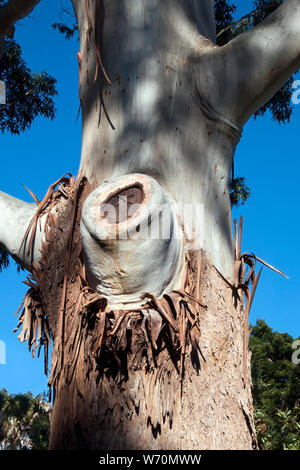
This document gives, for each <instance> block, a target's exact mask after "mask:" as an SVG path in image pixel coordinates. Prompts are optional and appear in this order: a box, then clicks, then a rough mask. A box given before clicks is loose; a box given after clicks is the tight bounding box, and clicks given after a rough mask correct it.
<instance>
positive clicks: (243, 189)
mask: <svg viewBox="0 0 300 470" xmlns="http://www.w3.org/2000/svg"><path fill="white" fill-rule="evenodd" d="M229 191H230V202H231V205H232V206H235V207H237V206H243V205H244V204H245V203H246V202H247V200H248V198H249V197H250V195H251V193H250V189H249V188H248V186H247V185H246V178H244V177H239V178H233V179H232V180H231V183H230V187H229Z"/></svg>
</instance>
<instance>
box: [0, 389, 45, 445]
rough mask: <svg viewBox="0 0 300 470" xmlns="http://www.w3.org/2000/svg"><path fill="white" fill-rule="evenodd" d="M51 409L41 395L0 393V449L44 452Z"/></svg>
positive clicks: (2, 391)
mask: <svg viewBox="0 0 300 470" xmlns="http://www.w3.org/2000/svg"><path fill="white" fill-rule="evenodd" d="M49 412H50V406H49V404H48V403H47V402H46V400H45V396H44V395H38V396H36V397H33V395H32V394H31V393H30V392H28V393H25V394H17V395H10V394H8V392H7V391H6V390H5V389H2V390H0V450H1V449H2V450H4V449H5V450H20V449H32V450H36V449H41V450H46V449H47V447H48V440H49V427H50V425H49Z"/></svg>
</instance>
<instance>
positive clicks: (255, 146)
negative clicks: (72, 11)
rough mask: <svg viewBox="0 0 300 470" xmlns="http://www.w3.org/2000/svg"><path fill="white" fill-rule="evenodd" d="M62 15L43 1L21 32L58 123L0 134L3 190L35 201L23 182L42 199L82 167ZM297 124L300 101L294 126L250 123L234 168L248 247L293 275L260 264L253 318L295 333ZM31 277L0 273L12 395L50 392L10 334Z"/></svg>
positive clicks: (299, 274) (71, 55) (1, 326)
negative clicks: (245, 189)
mask: <svg viewBox="0 0 300 470" xmlns="http://www.w3.org/2000/svg"><path fill="white" fill-rule="evenodd" d="M235 3H237V4H239V5H240V8H239V11H238V14H244V13H245V12H247V11H249V9H250V7H251V4H252V2H251V1H246V0H243V2H242V1H236V2H235ZM66 4H67V2H66ZM49 5H51V6H49ZM59 15H60V2H59V1H52V2H49V1H47V2H46V1H45V0H42V2H41V4H40V5H39V6H38V7H37V8H36V10H35V11H34V13H33V14H32V15H31V17H30V18H28V19H26V20H24V21H23V22H22V23H20V24H19V25H18V26H17V31H16V39H17V41H18V42H19V43H20V44H21V45H22V49H23V54H24V58H25V60H26V61H27V63H28V65H29V66H30V67H31V68H32V70H34V71H36V72H40V71H42V70H46V71H47V72H48V73H49V74H51V75H53V76H54V77H56V78H57V88H58V93H59V95H58V97H57V99H56V107H57V115H56V119H55V120H54V121H53V122H51V121H48V120H44V119H37V120H36V121H35V122H34V124H33V126H32V127H31V129H30V130H29V131H26V132H25V133H24V134H22V135H20V136H10V135H9V134H5V135H1V136H0V139H1V156H2V160H1V169H2V177H1V185H0V189H1V190H2V191H5V192H8V193H10V194H12V195H13V196H15V197H19V198H21V199H23V200H27V201H30V202H32V201H31V199H30V196H29V195H28V193H27V192H26V191H25V190H24V188H23V187H22V184H25V185H26V186H27V187H29V188H30V189H31V190H33V191H34V192H35V193H36V194H37V196H39V197H41V196H43V195H44V193H45V191H46V190H47V188H48V186H49V185H50V184H51V183H52V182H53V181H55V180H57V179H58V178H59V177H60V176H62V175H63V174H64V173H65V172H71V173H73V174H76V173H77V170H78V165H79V158H80V145H81V122H80V118H79V119H78V121H77V122H76V117H77V112H78V105H79V102H78V66H77V59H76V52H77V50H78V43H77V41H76V40H71V41H64V39H63V38H62V36H61V35H60V34H59V33H58V32H56V31H53V30H52V29H51V24H52V23H54V22H57V21H59ZM297 78H299V76H298V77H297ZM299 129H300V105H298V106H295V110H294V114H293V117H292V120H291V123H290V124H288V125H286V126H282V125H281V126H280V125H278V124H275V123H274V122H272V120H271V119H270V116H265V117H264V118H260V119H257V120H254V119H251V120H250V121H249V122H248V123H247V125H246V126H245V128H244V132H243V137H242V139H241V142H240V144H239V146H238V149H237V152H236V156H235V172H236V175H239V176H246V178H247V184H248V186H250V188H251V191H252V197H251V198H250V199H249V201H248V203H247V204H246V205H245V206H243V207H241V208H239V209H235V210H234V212H233V216H234V217H236V218H238V217H239V216H240V215H243V217H244V238H243V250H244V251H251V252H255V253H256V254H257V256H260V257H261V258H263V259H265V260H267V261H269V262H270V263H271V264H273V265H275V266H276V267H278V268H279V269H281V270H283V271H284V272H286V273H287V274H288V275H289V276H290V279H289V280H286V279H284V278H282V277H280V276H278V275H277V274H275V273H273V272H272V271H269V270H268V269H266V268H264V270H263V274H262V277H261V280H260V283H259V286H258V289H257V292H256V296H255V300H254V303H253V307H252V311H251V316H250V321H251V322H252V323H254V322H255V321H256V319H258V318H262V319H264V320H266V322H267V323H268V324H269V325H270V326H271V327H272V328H273V329H274V330H277V331H280V332H287V333H289V334H291V335H292V336H294V337H298V336H299V335H300V328H299V291H300V267H299V254H298V249H299V246H298V243H299V230H300V222H299V202H300V201H299V186H300V184H299V174H300V160H299V157H300V149H299V143H298V135H299ZM25 277H26V275H25V274H24V273H21V274H18V273H17V271H16V269H15V265H14V263H11V266H10V267H9V269H8V270H7V271H5V272H3V273H1V274H0V298H1V307H0V340H1V341H4V342H5V344H6V364H5V365H2V364H0V388H2V387H5V388H7V390H8V391H9V392H10V393H17V392H26V391H28V390H30V391H32V392H33V393H34V394H37V393H39V392H42V391H44V390H46V389H47V378H46V377H45V376H44V374H43V360H42V358H40V359H34V360H33V359H32V358H31V354H30V353H29V352H28V350H27V347H26V345H25V344H21V343H19V341H18V340H17V334H13V333H12V332H13V330H14V328H15V327H16V324H17V319H16V317H15V316H14V313H15V311H16V310H17V309H18V307H19V305H20V303H21V301H22V299H23V296H24V294H25V293H26V290H27V289H26V286H25V285H24V284H22V281H23V280H24V278H25ZM41 356H42V354H41Z"/></svg>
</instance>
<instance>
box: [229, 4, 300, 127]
mask: <svg viewBox="0 0 300 470" xmlns="http://www.w3.org/2000/svg"><path fill="white" fill-rule="evenodd" d="M220 53H221V56H222V64H223V67H224V69H223V80H224V79H225V82H226V83H224V82H223V86H224V85H225V87H227V88H228V90H229V92H227V93H225V94H224V103H223V106H224V109H225V110H229V115H228V112H227V116H228V117H229V118H230V119H232V120H233V121H234V122H235V123H237V124H238V125H239V126H242V125H243V124H244V123H245V122H246V121H247V120H248V119H249V118H250V117H251V115H252V114H253V113H254V112H255V111H256V110H257V109H258V108H259V107H260V106H262V105H263V104H265V103H266V102H267V101H268V100H269V99H270V98H271V97H272V96H273V95H274V94H275V92H276V91H277V90H278V89H279V88H280V87H281V86H282V85H283V84H284V83H285V82H286V80H287V79H288V78H289V76H290V75H291V74H293V73H294V72H296V71H297V70H298V69H299V68H300V1H299V0H287V1H286V2H285V3H283V4H282V5H281V6H280V7H279V8H278V9H277V10H275V11H274V13H273V14H271V15H270V16H269V17H268V18H267V19H266V20H265V21H263V22H262V23H261V24H260V25H259V26H257V27H256V28H254V29H253V30H252V31H249V32H246V33H243V34H241V35H239V36H237V37H236V38H235V39H233V40H232V41H231V42H230V43H228V44H227V45H226V46H224V47H222V48H221V51H220Z"/></svg>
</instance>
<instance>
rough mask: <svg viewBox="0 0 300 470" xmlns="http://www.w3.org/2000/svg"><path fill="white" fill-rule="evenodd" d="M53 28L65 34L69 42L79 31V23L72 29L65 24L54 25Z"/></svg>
mask: <svg viewBox="0 0 300 470" xmlns="http://www.w3.org/2000/svg"><path fill="white" fill-rule="evenodd" d="M52 28H53V29H56V30H58V31H59V32H60V33H61V34H63V35H64V36H65V39H67V40H69V39H71V38H72V37H73V36H74V34H75V32H76V31H78V25H77V23H74V24H73V25H72V26H71V27H70V26H68V25H67V24H65V23H53V24H52Z"/></svg>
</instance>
